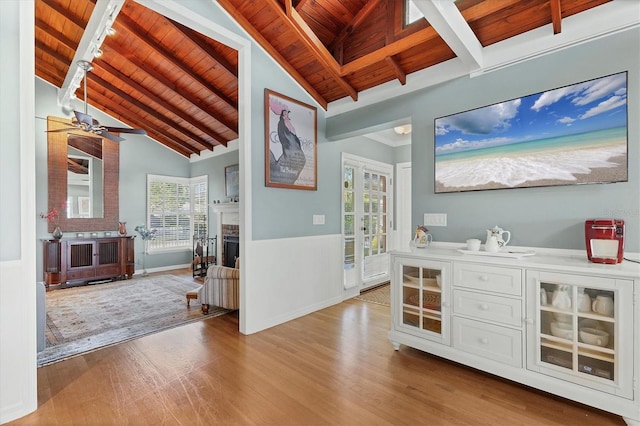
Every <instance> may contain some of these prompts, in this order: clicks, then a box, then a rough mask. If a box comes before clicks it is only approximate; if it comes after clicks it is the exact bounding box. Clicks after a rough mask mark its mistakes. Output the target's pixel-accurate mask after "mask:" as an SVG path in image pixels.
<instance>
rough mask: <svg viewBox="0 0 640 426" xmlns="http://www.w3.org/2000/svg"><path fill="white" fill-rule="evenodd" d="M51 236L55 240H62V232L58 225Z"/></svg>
mask: <svg viewBox="0 0 640 426" xmlns="http://www.w3.org/2000/svg"><path fill="white" fill-rule="evenodd" d="M51 235H53V238H55V239H56V240H59V239H60V238H62V230H61V229H60V227H59V226H58V225H56V227H55V228H54V229H53V232H52V233H51Z"/></svg>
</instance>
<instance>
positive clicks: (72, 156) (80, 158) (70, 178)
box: [47, 117, 120, 232]
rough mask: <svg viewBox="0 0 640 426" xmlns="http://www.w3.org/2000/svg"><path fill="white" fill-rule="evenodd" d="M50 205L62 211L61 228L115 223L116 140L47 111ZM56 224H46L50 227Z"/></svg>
mask: <svg viewBox="0 0 640 426" xmlns="http://www.w3.org/2000/svg"><path fill="white" fill-rule="evenodd" d="M47 130H49V132H48V133H47V150H48V159H47V166H48V178H49V179H48V182H49V202H48V209H49V210H51V209H53V208H56V209H58V211H60V216H59V220H58V225H59V226H60V228H61V229H62V231H63V232H72V231H111V230H116V229H117V228H118V212H119V204H118V203H119V191H118V180H119V167H120V147H119V145H118V142H114V141H111V140H109V139H106V138H102V137H100V136H99V135H96V134H94V133H90V132H85V131H83V130H80V129H75V128H74V126H73V124H72V122H71V120H69V119H66V118H59V117H47ZM53 227H54V224H51V223H50V224H49V232H52V231H53Z"/></svg>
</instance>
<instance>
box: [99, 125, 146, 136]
mask: <svg viewBox="0 0 640 426" xmlns="http://www.w3.org/2000/svg"><path fill="white" fill-rule="evenodd" d="M105 129H107V130H108V131H110V132H115V133H133V134H135V135H146V134H147V132H146V131H145V130H144V129H130V128H128V127H111V126H109V127H106V126H105Z"/></svg>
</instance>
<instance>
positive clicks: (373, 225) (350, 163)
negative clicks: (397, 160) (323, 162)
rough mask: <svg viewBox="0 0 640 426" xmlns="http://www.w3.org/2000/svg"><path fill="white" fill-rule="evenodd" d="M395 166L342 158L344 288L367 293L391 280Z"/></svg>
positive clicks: (357, 158) (347, 155) (349, 155)
mask: <svg viewBox="0 0 640 426" xmlns="http://www.w3.org/2000/svg"><path fill="white" fill-rule="evenodd" d="M392 176H393V166H392V165H391V164H386V163H382V162H378V161H374V160H370V159H366V158H362V157H358V156H355V155H351V154H346V153H343V154H342V178H343V179H342V238H343V268H344V272H343V285H344V288H345V289H352V288H354V287H357V288H359V290H364V289H367V288H370V287H373V286H376V285H379V284H381V283H383V282H385V281H388V280H389V243H390V238H391V232H390V231H391V229H392V226H391V225H392V219H393V217H392V216H393V185H392Z"/></svg>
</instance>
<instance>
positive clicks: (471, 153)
mask: <svg viewBox="0 0 640 426" xmlns="http://www.w3.org/2000/svg"><path fill="white" fill-rule="evenodd" d="M627 139H628V138H627V73H626V72H621V73H618V74H613V75H609V76H606V77H601V78H597V79H594V80H589V81H584V82H581V83H576V84H572V85H570V86H565V87H560V88H557V89H553V90H549V91H546V92H542V93H536V94H533V95H529V96H525V97H522V98H518V99H513V100H510V101H506V102H501V103H497V104H494V105H489V106H485V107H482V108H477V109H474V110H470V111H465V112H461V113H457V114H453V115H449V116H446V117H440V118H436V119H435V138H434V140H435V144H434V146H435V167H434V169H435V192H436V193H445V192H463V191H479V190H487V189H505V188H526V187H540V186H558V185H573V184H592V183H612V182H626V181H627V176H628V170H627V145H628V141H627Z"/></svg>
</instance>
